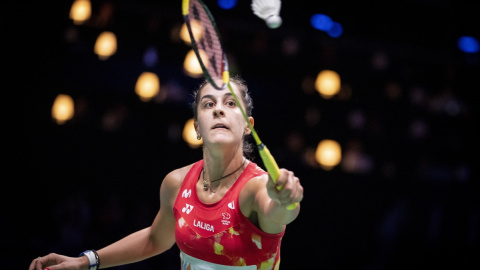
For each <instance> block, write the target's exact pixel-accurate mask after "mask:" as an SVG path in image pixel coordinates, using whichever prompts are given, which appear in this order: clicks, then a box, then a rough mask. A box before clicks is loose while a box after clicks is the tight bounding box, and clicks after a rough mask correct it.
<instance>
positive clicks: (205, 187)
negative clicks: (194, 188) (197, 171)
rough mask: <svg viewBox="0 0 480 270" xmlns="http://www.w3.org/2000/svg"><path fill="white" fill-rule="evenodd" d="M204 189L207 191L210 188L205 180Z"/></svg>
mask: <svg viewBox="0 0 480 270" xmlns="http://www.w3.org/2000/svg"><path fill="white" fill-rule="evenodd" d="M203 190H205V191H207V190H208V185H207V183H206V182H203Z"/></svg>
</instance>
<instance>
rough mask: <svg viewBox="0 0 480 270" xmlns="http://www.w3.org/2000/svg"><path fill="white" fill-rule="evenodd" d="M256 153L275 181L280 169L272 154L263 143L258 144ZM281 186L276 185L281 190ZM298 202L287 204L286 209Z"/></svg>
mask: <svg viewBox="0 0 480 270" xmlns="http://www.w3.org/2000/svg"><path fill="white" fill-rule="evenodd" d="M258 153H260V157H261V158H262V161H263V164H264V165H265V168H266V169H267V171H268V173H269V174H270V177H271V178H272V180H273V182H274V183H277V180H278V177H279V176H280V169H279V168H278V165H277V162H276V161H275V159H274V158H273V156H272V154H270V150H268V148H267V147H266V146H265V144H263V143H262V144H259V145H258ZM282 188H283V187H282V186H277V189H278V190H281V189H282ZM297 205H298V203H292V204H290V205H289V206H287V209H288V210H293V209H295V208H297Z"/></svg>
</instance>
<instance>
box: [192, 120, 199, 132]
mask: <svg viewBox="0 0 480 270" xmlns="http://www.w3.org/2000/svg"><path fill="white" fill-rule="evenodd" d="M193 128H195V132H196V133H197V134H198V122H197V120H193Z"/></svg>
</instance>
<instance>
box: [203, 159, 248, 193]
mask: <svg viewBox="0 0 480 270" xmlns="http://www.w3.org/2000/svg"><path fill="white" fill-rule="evenodd" d="M243 165H245V158H244V159H243V162H242V165H240V167H238V168H237V169H236V170H235V171H233V172H231V173H229V174H227V175H225V176H222V177H220V178H218V179H215V180H212V181H210V184H211V183H213V182H217V181H220V180H222V179H224V178H227V177H229V176H230V175H232V174H234V173H236V172H237V171H238V170H240V169H241V168H242V167H243ZM202 172H203V175H202V178H203V190H205V191H207V190H208V188H209V187H210V185H209V184H208V183H207V180H205V166H204V167H203V168H202ZM210 190H211V188H210Z"/></svg>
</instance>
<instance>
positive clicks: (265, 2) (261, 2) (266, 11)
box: [252, 0, 282, 29]
mask: <svg viewBox="0 0 480 270" xmlns="http://www.w3.org/2000/svg"><path fill="white" fill-rule="evenodd" d="M281 6H282V1H280V0H252V10H253V14H255V15H257V16H258V17H260V18H262V19H263V20H265V22H266V23H267V25H268V27H270V28H272V29H273V28H277V27H279V26H280V25H282V18H280V7H281Z"/></svg>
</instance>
